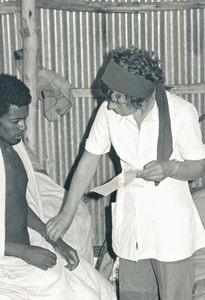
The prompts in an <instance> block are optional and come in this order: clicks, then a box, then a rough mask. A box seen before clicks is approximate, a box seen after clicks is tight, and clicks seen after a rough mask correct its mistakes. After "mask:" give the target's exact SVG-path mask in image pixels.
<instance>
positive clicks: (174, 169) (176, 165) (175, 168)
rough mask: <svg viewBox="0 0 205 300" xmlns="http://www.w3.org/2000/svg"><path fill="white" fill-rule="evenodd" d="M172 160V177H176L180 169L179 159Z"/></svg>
mask: <svg viewBox="0 0 205 300" xmlns="http://www.w3.org/2000/svg"><path fill="white" fill-rule="evenodd" d="M171 162H172V171H171V174H170V177H174V176H175V175H176V174H177V172H178V170H179V161H178V160H176V159H172V160H171Z"/></svg>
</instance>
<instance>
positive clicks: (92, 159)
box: [46, 151, 101, 241]
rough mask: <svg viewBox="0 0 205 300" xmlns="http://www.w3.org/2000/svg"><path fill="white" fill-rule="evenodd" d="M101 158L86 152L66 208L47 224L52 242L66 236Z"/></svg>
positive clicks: (72, 183)
mask: <svg viewBox="0 0 205 300" xmlns="http://www.w3.org/2000/svg"><path fill="white" fill-rule="evenodd" d="M100 158H101V155H95V154H92V153H90V152H88V151H85V152H84V154H83V156H82V158H81V160H80V162H79V164H78V167H77V169H76V171H75V173H74V176H73V178H72V182H71V186H70V189H69V192H68V194H67V196H66V199H65V200H66V201H65V204H64V206H63V207H62V208H61V210H60V212H59V214H58V215H57V216H56V217H54V218H52V219H51V220H49V221H48V223H47V224H46V229H47V233H48V235H49V237H50V238H51V239H52V240H54V241H56V240H57V239H58V238H59V237H60V236H62V235H63V234H65V232H66V231H67V230H68V228H69V227H70V225H71V224H72V221H73V218H74V216H75V212H76V210H77V207H78V205H79V202H80V199H81V198H82V196H83V194H84V193H85V190H86V189H87V187H88V185H89V184H90V181H91V179H92V177H93V175H94V174H95V172H96V169H97V166H98V163H99V161H100Z"/></svg>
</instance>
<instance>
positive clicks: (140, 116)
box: [133, 91, 155, 127]
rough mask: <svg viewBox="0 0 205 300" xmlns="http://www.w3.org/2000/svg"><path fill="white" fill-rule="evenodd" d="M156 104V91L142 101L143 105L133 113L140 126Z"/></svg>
mask: <svg viewBox="0 0 205 300" xmlns="http://www.w3.org/2000/svg"><path fill="white" fill-rule="evenodd" d="M154 104H155V91H154V92H153V93H152V95H151V96H150V97H149V99H146V100H145V101H144V102H142V104H141V106H140V107H139V108H137V109H136V111H135V112H134V114H133V117H134V119H135V121H136V122H137V124H138V126H139V127H140V125H141V123H142V121H143V120H144V118H145V117H146V116H147V115H148V113H149V112H150V111H151V110H152V108H153V107H154Z"/></svg>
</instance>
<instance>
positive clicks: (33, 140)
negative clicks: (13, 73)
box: [21, 0, 38, 153]
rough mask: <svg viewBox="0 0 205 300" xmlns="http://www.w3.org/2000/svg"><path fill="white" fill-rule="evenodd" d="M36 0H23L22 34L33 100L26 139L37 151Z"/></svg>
mask: <svg viewBox="0 0 205 300" xmlns="http://www.w3.org/2000/svg"><path fill="white" fill-rule="evenodd" d="M36 28H37V26H36V3H35V0H21V34H22V38H23V74H22V79H23V82H24V83H25V84H26V85H27V86H28V88H29V89H30V93H31V97H32V102H31V104H30V106H29V116H28V119H27V132H26V134H25V138H24V141H25V142H26V143H27V144H28V145H29V147H30V148H31V149H32V150H33V151H34V153H36V150H37V56H38V41H37V30H36Z"/></svg>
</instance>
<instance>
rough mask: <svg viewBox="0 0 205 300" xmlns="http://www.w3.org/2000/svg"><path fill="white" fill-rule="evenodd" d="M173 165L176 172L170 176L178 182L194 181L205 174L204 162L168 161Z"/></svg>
mask: <svg viewBox="0 0 205 300" xmlns="http://www.w3.org/2000/svg"><path fill="white" fill-rule="evenodd" d="M170 162H172V163H174V164H175V166H174V168H176V171H175V172H174V174H173V175H172V176H171V177H172V178H175V179H178V180H183V181H187V180H195V179H197V178H200V177H202V176H203V175H204V174H205V160H204V159H202V160H185V161H182V162H181V161H170Z"/></svg>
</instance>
